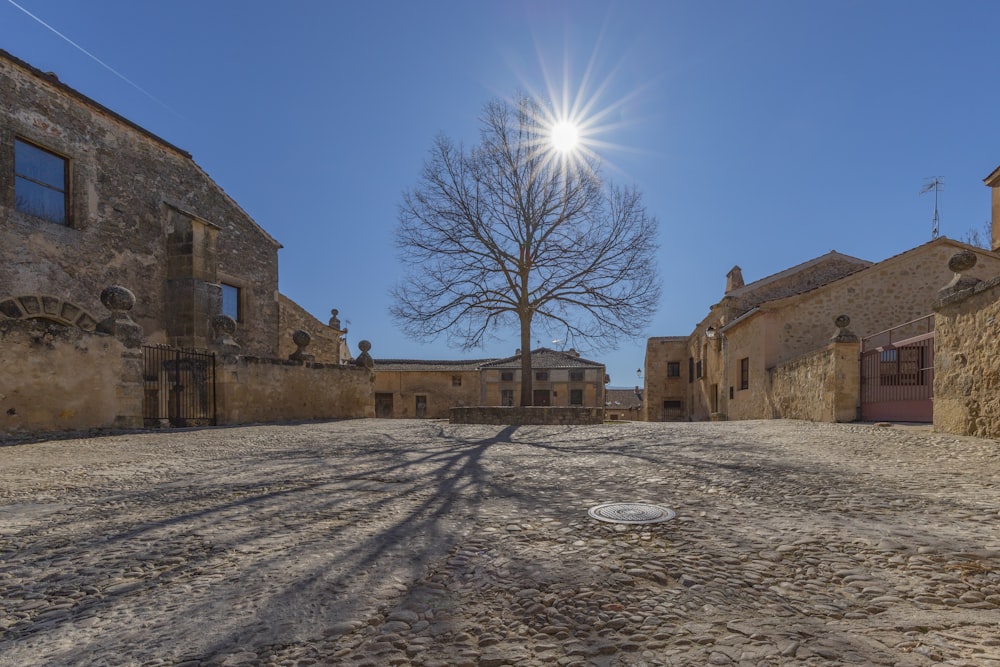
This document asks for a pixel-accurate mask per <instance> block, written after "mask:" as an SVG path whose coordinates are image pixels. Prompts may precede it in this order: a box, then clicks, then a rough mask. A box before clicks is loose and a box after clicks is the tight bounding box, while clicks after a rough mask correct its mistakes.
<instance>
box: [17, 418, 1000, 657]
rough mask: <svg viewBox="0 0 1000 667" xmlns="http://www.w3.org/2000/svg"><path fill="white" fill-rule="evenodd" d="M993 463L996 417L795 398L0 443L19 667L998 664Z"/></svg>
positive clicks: (998, 555) (998, 548)
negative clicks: (992, 421)
mask: <svg viewBox="0 0 1000 667" xmlns="http://www.w3.org/2000/svg"><path fill="white" fill-rule="evenodd" d="M998 474H1000V443H998V442H996V441H993V440H981V439H974V438H965V437H958V436H952V435H945V434H936V433H932V432H931V431H930V430H929V429H926V428H912V427H898V426H896V427H890V428H876V427H872V426H866V425H855V424H814V423H809V422H794V421H750V422H740V423H735V422H724V423H699V424H681V423H676V424H649V423H630V424H614V425H602V426H577V427H541V426H521V427H516V428H513V427H495V426H455V425H448V424H444V423H440V422H432V421H415V420H378V421H370V420H358V421H345V422H332V423H323V424H307V425H294V426H293V425H288V426H259V427H242V428H229V429H209V430H203V431H186V432H174V433H156V434H131V435H123V436H118V437H106V438H95V439H89V440H64V441H53V442H39V443H34V444H20V445H13V446H8V447H0V509H2V521H0V599H2V600H3V604H2V605H0V665H2V666H3V667H8V666H14V665H17V666H18V667H31V666H34V665H67V666H75V665H124V664H128V665H174V666H176V665H186V666H188V665H266V666H281V667H298V666H302V665H349V666H357V665H372V666H377V667H381V666H382V665H418V666H421V667H431V666H435V665H437V666H446V665H447V666H450V667H453V666H455V665H469V666H470V667H473V666H475V665H508V664H509V665H513V666H517V667H540V666H542V665H580V666H583V665H595V666H599V667H610V666H612V665H614V666H632V667H638V666H639V665H645V666H653V665H699V666H701V665H708V664H712V665H740V666H743V665H754V666H758V665H809V666H814V665H815V666H819V665H847V664H852V665H896V666H904V665H910V666H925V665H926V666H929V665H942V664H943V665H952V666H956V667H958V666H966V667H971V666H973V665H975V666H976V667H983V666H985V667H990V666H993V667H996V666H998V665H1000V641H998V640H997V638H996V635H997V631H996V629H997V627H998V623H1000V535H998V533H997V530H996V526H997V521H998V520H1000V499H998V498H997V494H996V492H995V491H996V488H995V487H996V479H997V476H998ZM610 501H626V502H633V501H634V502H655V503H657V504H663V505H665V506H668V507H671V508H673V509H674V510H676V511H677V513H678V516H677V518H676V519H674V520H673V521H670V522H667V523H662V524H653V525H644V526H625V525H613V524H607V523H603V522H599V521H595V520H593V519H590V518H589V517H588V516H587V508H588V507H591V506H593V505H595V504H597V503H600V502H610Z"/></svg>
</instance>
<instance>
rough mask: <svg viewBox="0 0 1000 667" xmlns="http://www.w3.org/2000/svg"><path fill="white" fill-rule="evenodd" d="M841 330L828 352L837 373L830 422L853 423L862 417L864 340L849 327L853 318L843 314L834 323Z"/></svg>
mask: <svg viewBox="0 0 1000 667" xmlns="http://www.w3.org/2000/svg"><path fill="white" fill-rule="evenodd" d="M833 323H834V325H835V326H836V327H837V330H836V332H834V334H833V336H832V337H831V338H830V344H829V345H828V346H827V351H828V352H829V353H830V355H831V356H832V361H833V372H832V373H831V375H830V377H829V378H828V381H829V382H831V385H832V386H831V385H828V391H827V396H828V397H829V407H830V411H831V414H830V421H833V422H853V421H857V420H858V417H859V416H860V413H859V410H860V400H861V341H860V340H859V339H858V337H857V336H856V335H855V334H854V333H853V332H852V331H851V330H850V329H848V327H849V326H850V325H851V318H850V317H848V316H847V315H840V316H838V317H836V318H835V319H834V320H833Z"/></svg>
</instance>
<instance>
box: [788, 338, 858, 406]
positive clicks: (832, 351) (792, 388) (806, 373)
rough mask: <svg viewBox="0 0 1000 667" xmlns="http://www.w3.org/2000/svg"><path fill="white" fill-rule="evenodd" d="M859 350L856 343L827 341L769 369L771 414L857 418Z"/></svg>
mask: <svg viewBox="0 0 1000 667" xmlns="http://www.w3.org/2000/svg"><path fill="white" fill-rule="evenodd" d="M860 349H861V348H860V345H859V343H857V342H853V343H831V344H830V345H828V346H826V347H825V348H823V349H821V350H817V351H815V352H813V353H811V354H806V355H803V356H801V357H799V358H798V359H793V360H791V361H787V362H785V363H783V364H779V365H778V366H776V367H774V368H773V369H771V370H770V371H769V373H768V381H769V382H770V385H771V386H770V392H769V393H770V399H771V406H772V410H771V412H772V415H773V416H774V417H776V418H780V419H808V420H810V421H819V422H852V421H854V420H855V419H857V414H858V392H859V390H860V386H861V385H860V382H861V372H860V366H859V354H860Z"/></svg>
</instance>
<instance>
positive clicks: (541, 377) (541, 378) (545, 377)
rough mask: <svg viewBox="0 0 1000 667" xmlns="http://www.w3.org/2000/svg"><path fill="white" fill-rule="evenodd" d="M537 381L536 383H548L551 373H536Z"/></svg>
mask: <svg viewBox="0 0 1000 667" xmlns="http://www.w3.org/2000/svg"><path fill="white" fill-rule="evenodd" d="M535 381H536V382H548V381H549V372H548V371H535Z"/></svg>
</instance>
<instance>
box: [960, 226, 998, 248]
mask: <svg viewBox="0 0 1000 667" xmlns="http://www.w3.org/2000/svg"><path fill="white" fill-rule="evenodd" d="M960 240H961V241H964V242H965V243H968V244H969V245H974V246H976V247H977V248H986V249H987V250H990V248H991V245H992V241H993V228H992V225H991V224H990V221H989V220H987V221H986V222H984V223H983V224H982V225H981V226H979V227H971V228H970V229H968V230H967V231H966V232H965V236H963V237H962V238H961V239H960Z"/></svg>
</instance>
